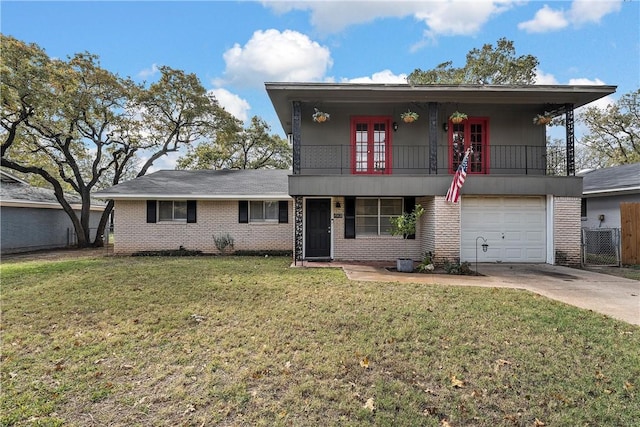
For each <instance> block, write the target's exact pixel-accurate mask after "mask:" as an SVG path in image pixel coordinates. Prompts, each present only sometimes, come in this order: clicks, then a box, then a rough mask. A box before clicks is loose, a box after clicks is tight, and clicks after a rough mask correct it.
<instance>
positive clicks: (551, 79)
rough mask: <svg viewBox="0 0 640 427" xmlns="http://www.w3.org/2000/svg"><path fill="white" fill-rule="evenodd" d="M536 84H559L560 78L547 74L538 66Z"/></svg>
mask: <svg viewBox="0 0 640 427" xmlns="http://www.w3.org/2000/svg"><path fill="white" fill-rule="evenodd" d="M535 82H536V83H535V84H537V85H557V84H558V80H557V79H556V78H555V76H554V75H553V74H547V73H545V72H544V71H542V70H541V69H539V68H536V77H535Z"/></svg>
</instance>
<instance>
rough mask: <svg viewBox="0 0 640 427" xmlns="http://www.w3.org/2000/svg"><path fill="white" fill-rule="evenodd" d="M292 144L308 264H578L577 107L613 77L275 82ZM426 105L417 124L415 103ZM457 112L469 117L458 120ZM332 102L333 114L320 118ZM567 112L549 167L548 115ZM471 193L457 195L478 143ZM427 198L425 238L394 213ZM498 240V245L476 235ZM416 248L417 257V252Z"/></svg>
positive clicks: (271, 89)
mask: <svg viewBox="0 0 640 427" xmlns="http://www.w3.org/2000/svg"><path fill="white" fill-rule="evenodd" d="M266 90H267V93H268V95H269V97H270V99H271V101H272V103H273V106H274V108H275V110H276V113H277V115H278V118H279V120H280V123H281V125H282V127H283V129H284V130H285V132H286V133H287V134H288V135H289V138H290V140H291V141H292V143H293V172H292V174H291V176H289V182H288V189H289V190H288V191H289V195H291V197H292V198H293V201H294V212H293V224H292V225H293V226H295V233H294V257H295V259H296V260H314V259H317V260H321V259H340V260H386V261H389V260H394V259H396V258H397V257H399V256H406V255H410V256H411V257H412V258H413V259H414V260H419V259H421V258H422V256H423V254H424V253H426V252H431V253H432V254H433V256H434V258H435V261H436V262H443V261H445V260H449V261H453V260H460V261H475V260H476V256H478V258H477V259H478V260H479V261H480V262H528V263H550V264H554V263H558V264H565V265H577V264H579V263H580V228H581V216H580V206H581V197H582V178H581V177H578V176H575V160H574V110H575V109H576V108H578V107H581V106H583V105H586V104H588V103H590V102H592V101H595V100H597V99H600V98H602V97H604V96H606V95H610V94H612V93H614V92H615V86H564V85H562V86H561V85H553V86H543V85H535V86H533V85H532V86H493V85H451V86H449V85H424V86H410V85H406V84H349V83H344V84H343V83H337V84H336V83H266ZM409 110H410V111H412V112H415V113H418V115H419V118H418V120H417V121H415V122H413V123H405V122H403V121H402V120H401V114H402V113H403V112H407V111H409ZM454 111H460V112H464V113H466V114H467V116H468V118H467V119H466V120H464V121H463V122H462V123H460V124H454V123H453V122H452V121H451V120H450V116H451V115H452V113H454ZM317 112H326V113H329V114H330V118H329V120H326V121H314V114H315V113H317ZM546 113H549V115H551V116H554V117H563V118H564V119H565V121H566V150H565V153H564V154H565V156H564V158H565V165H564V169H565V176H555V175H551V174H550V173H548V172H547V166H548V164H547V163H548V161H547V160H548V159H547V156H548V153H547V147H546V131H545V129H546V128H545V126H544V125H537V124H534V120H533V119H534V118H535V117H536V116H537V115H539V114H542V115H544V114H546ZM469 147H471V148H472V149H473V152H472V154H471V156H470V157H469V166H468V174H467V176H466V182H465V184H464V187H463V188H462V197H461V200H460V202H459V203H449V202H447V201H446V200H445V194H446V193H447V189H448V188H449V186H450V184H451V181H452V177H453V174H454V173H455V171H456V169H457V168H458V165H459V164H460V163H461V160H462V155H463V153H464V152H465V151H466V149H467V148H469ZM417 203H419V204H421V205H422V206H423V207H424V208H425V211H426V213H425V214H424V215H423V216H422V217H421V218H420V223H419V226H418V231H417V233H416V235H415V238H414V239H411V240H410V241H409V245H408V246H405V242H404V241H403V240H402V239H401V238H399V237H394V236H391V235H390V233H389V228H390V226H389V219H390V218H391V217H394V216H397V215H399V214H401V213H402V211H403V210H410V209H412V207H413V206H414V205H415V204H417ZM481 238H482V239H486V242H487V244H488V250H487V251H486V252H483V251H482V250H480V254H479V255H477V254H478V242H480V243H483V240H480V239H481ZM407 252H408V253H407Z"/></svg>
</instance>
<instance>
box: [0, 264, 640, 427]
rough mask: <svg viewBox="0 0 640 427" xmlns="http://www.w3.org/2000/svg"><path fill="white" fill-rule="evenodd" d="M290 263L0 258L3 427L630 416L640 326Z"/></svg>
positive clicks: (532, 302) (575, 422)
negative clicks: (354, 279) (353, 279)
mask: <svg viewBox="0 0 640 427" xmlns="http://www.w3.org/2000/svg"><path fill="white" fill-rule="evenodd" d="M289 264H290V260H289V259H288V258H273V257H271V258H260V257H238V258H236V257H193V258H182V257H181V258H139V257H130V258H129V257H127V258H124V257H123V258H120V257H115V258H97V259H77V260H62V261H31V262H3V264H2V266H1V267H0V269H1V270H0V271H1V274H2V276H1V279H2V294H1V302H2V329H1V330H2V369H1V375H2V377H1V379H2V397H1V399H2V403H1V407H0V414H1V415H0V417H1V418H0V422H1V424H2V425H29V426H32V425H42V426H55V425H65V426H67V425H69V426H74V425H78V426H89V425H96V426H98V425H99V426H104V425H111V426H135V425H139V426H167V425H172V426H173V425H176V426H178V425H185V426H192V425H193V426H203V425H204V426H211V425H223V426H320V425H322V426H370V425H377V426H446V425H450V426H535V425H538V426H541V425H546V426H631V425H634V424H633V423H635V422H637V420H639V419H640V396H639V394H638V388H639V387H640V378H639V377H640V328H638V327H636V326H632V325H629V324H626V323H624V322H620V321H617V320H614V319H611V318H608V317H605V316H602V315H599V314H595V313H593V312H589V311H586V310H581V309H577V308H573V307H569V306H566V305H563V304H561V303H558V302H554V301H551V300H548V299H545V298H543V297H539V296H536V295H533V294H530V293H527V292H524V291H518V290H504V289H491V288H462V287H446V286H433V285H424V284H399V283H369V282H367V283H364V282H350V281H348V280H347V279H346V278H345V276H344V274H343V273H342V271H341V270H337V269H321V268H317V269H293V268H289Z"/></svg>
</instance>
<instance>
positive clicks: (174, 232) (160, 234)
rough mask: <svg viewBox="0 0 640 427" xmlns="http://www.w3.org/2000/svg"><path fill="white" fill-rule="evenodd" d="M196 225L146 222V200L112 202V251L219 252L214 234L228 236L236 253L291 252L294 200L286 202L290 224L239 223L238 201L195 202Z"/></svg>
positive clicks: (124, 252) (118, 252) (125, 252)
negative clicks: (113, 235) (257, 251)
mask: <svg viewBox="0 0 640 427" xmlns="http://www.w3.org/2000/svg"><path fill="white" fill-rule="evenodd" d="M197 203H198V204H197V223H194V224H187V223H155V224H154V223H151V224H148V223H147V222H146V218H147V205H146V201H145V200H135V201H133V200H132V201H129V200H127V201H122V200H118V201H116V202H115V214H114V221H115V224H114V232H115V238H114V240H115V244H114V252H115V253H117V254H130V253H133V252H137V251H150V250H165V249H178V248H179V247H180V246H183V247H184V248H185V249H189V250H201V251H203V252H205V253H218V249H217V248H216V246H215V243H214V241H213V236H214V235H220V234H226V233H229V235H230V236H231V237H233V239H234V249H235V250H286V251H291V250H293V220H294V219H293V201H289V222H288V223H286V224H284V223H283V224H277V223H275V224H274V223H249V224H240V223H238V202H237V201H234V200H229V201H226V200H225V201H204V200H198V202H197Z"/></svg>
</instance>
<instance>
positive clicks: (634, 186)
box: [580, 163, 640, 265]
mask: <svg viewBox="0 0 640 427" xmlns="http://www.w3.org/2000/svg"><path fill="white" fill-rule="evenodd" d="M580 175H582V176H583V192H582V226H583V230H582V234H583V242H582V243H583V245H584V249H583V251H584V259H585V261H586V262H588V263H590V264H592V265H599V264H606V265H620V264H628V265H632V264H638V263H640V163H633V164H628V165H621V166H614V167H609V168H603V169H596V170H591V171H585V172H584V173H582V172H581V173H580Z"/></svg>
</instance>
